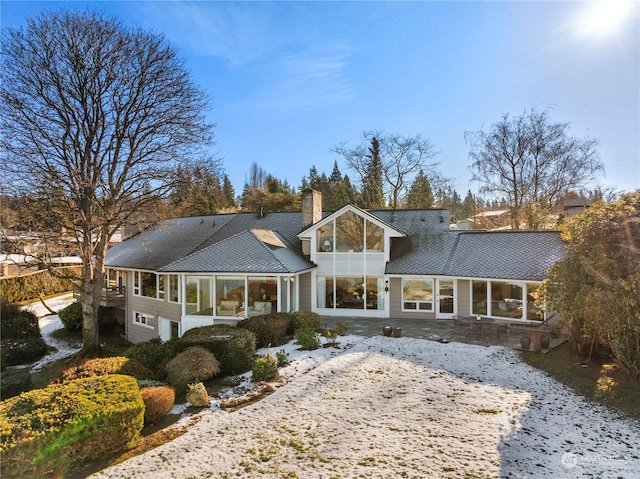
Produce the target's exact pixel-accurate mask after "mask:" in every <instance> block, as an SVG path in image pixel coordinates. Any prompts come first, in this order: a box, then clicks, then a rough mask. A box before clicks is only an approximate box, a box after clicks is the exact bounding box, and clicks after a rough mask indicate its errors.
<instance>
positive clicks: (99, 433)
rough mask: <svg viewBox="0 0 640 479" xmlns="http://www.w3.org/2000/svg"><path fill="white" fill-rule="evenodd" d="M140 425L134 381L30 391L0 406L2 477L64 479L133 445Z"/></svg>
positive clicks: (89, 381)
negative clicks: (76, 468)
mask: <svg viewBox="0 0 640 479" xmlns="http://www.w3.org/2000/svg"><path fill="white" fill-rule="evenodd" d="M143 422H144V403H143V401H142V396H141V394H140V390H139V389H138V386H137V384H136V380H135V379H134V378H132V377H130V376H124V375H108V376H99V377H92V378H86V379H78V380H75V381H69V382H66V383H62V384H53V385H50V386H47V387H46V388H43V389H34V390H32V391H28V392H26V393H22V394H21V395H20V396H16V397H14V398H11V399H8V400H6V401H3V402H2V403H0V431H1V437H0V457H1V458H0V465H1V467H2V475H3V477H4V476H6V477H29V476H35V477H54V476H55V477H62V476H63V475H64V472H65V470H66V469H68V468H69V467H70V466H73V465H77V464H80V463H83V462H86V461H94V460H98V459H102V458H105V457H107V456H109V455H112V454H114V453H117V452H120V451H122V450H123V449H125V448H127V447H129V446H130V445H132V443H133V442H134V441H135V440H136V439H137V438H138V436H139V434H140V431H141V429H142V426H143Z"/></svg>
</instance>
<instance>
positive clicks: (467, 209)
mask: <svg viewBox="0 0 640 479" xmlns="http://www.w3.org/2000/svg"><path fill="white" fill-rule="evenodd" d="M475 209H476V201H475V198H474V197H473V193H471V190H468V191H467V196H465V197H464V201H463V202H462V213H461V216H462V217H463V218H471V217H472V216H473V215H474V213H475Z"/></svg>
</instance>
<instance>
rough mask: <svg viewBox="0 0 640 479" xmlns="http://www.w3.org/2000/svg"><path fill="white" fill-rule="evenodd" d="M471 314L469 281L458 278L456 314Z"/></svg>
mask: <svg viewBox="0 0 640 479" xmlns="http://www.w3.org/2000/svg"><path fill="white" fill-rule="evenodd" d="M470 314H471V281H469V280H468V279H459V280H458V315H460V316H469V315H470Z"/></svg>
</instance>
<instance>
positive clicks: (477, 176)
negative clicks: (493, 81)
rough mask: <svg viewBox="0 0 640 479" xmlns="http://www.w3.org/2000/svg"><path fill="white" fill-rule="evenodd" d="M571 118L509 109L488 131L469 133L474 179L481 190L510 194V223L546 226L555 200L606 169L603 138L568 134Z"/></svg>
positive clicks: (498, 194)
mask: <svg viewBox="0 0 640 479" xmlns="http://www.w3.org/2000/svg"><path fill="white" fill-rule="evenodd" d="M568 133H569V124H568V123H554V122H552V121H551V119H550V118H549V110H548V109H545V110H543V111H541V112H539V111H536V110H535V109H532V110H530V111H527V110H525V111H524V112H523V113H522V115H519V116H515V117H513V118H511V117H509V115H508V114H505V115H503V116H502V119H501V120H500V121H499V122H498V123H495V124H493V125H492V126H491V129H490V130H489V131H484V130H480V131H476V132H467V133H466V134H465V138H466V140H467V144H468V145H470V147H471V151H470V152H469V158H470V159H471V161H472V163H471V166H470V168H471V170H472V171H473V180H475V181H478V182H480V183H481V184H482V186H481V188H480V192H481V193H489V194H491V195H493V196H496V197H497V196H506V197H507V198H508V202H509V205H510V208H511V226H512V228H513V229H516V230H517V229H520V227H521V225H522V223H523V222H526V223H527V225H528V228H529V229H540V228H542V227H544V224H545V220H546V219H548V215H549V213H550V211H551V209H552V208H553V207H554V206H555V204H556V203H557V202H558V201H559V200H560V198H562V197H563V196H564V195H566V194H567V192H568V191H570V190H575V189H578V188H580V187H581V186H583V185H586V184H588V183H589V182H590V181H592V180H593V179H595V177H596V175H597V174H598V173H601V172H603V171H604V167H603V165H602V163H601V162H600V160H599V156H598V152H597V146H598V141H597V140H595V139H593V138H589V137H585V138H584V139H578V138H573V137H571V136H569V134H568Z"/></svg>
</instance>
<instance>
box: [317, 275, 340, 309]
mask: <svg viewBox="0 0 640 479" xmlns="http://www.w3.org/2000/svg"><path fill="white" fill-rule="evenodd" d="M316 294H317V302H318V308H334V307H335V303H336V302H335V292H334V290H333V277H331V276H318V279H317V283H316Z"/></svg>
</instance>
